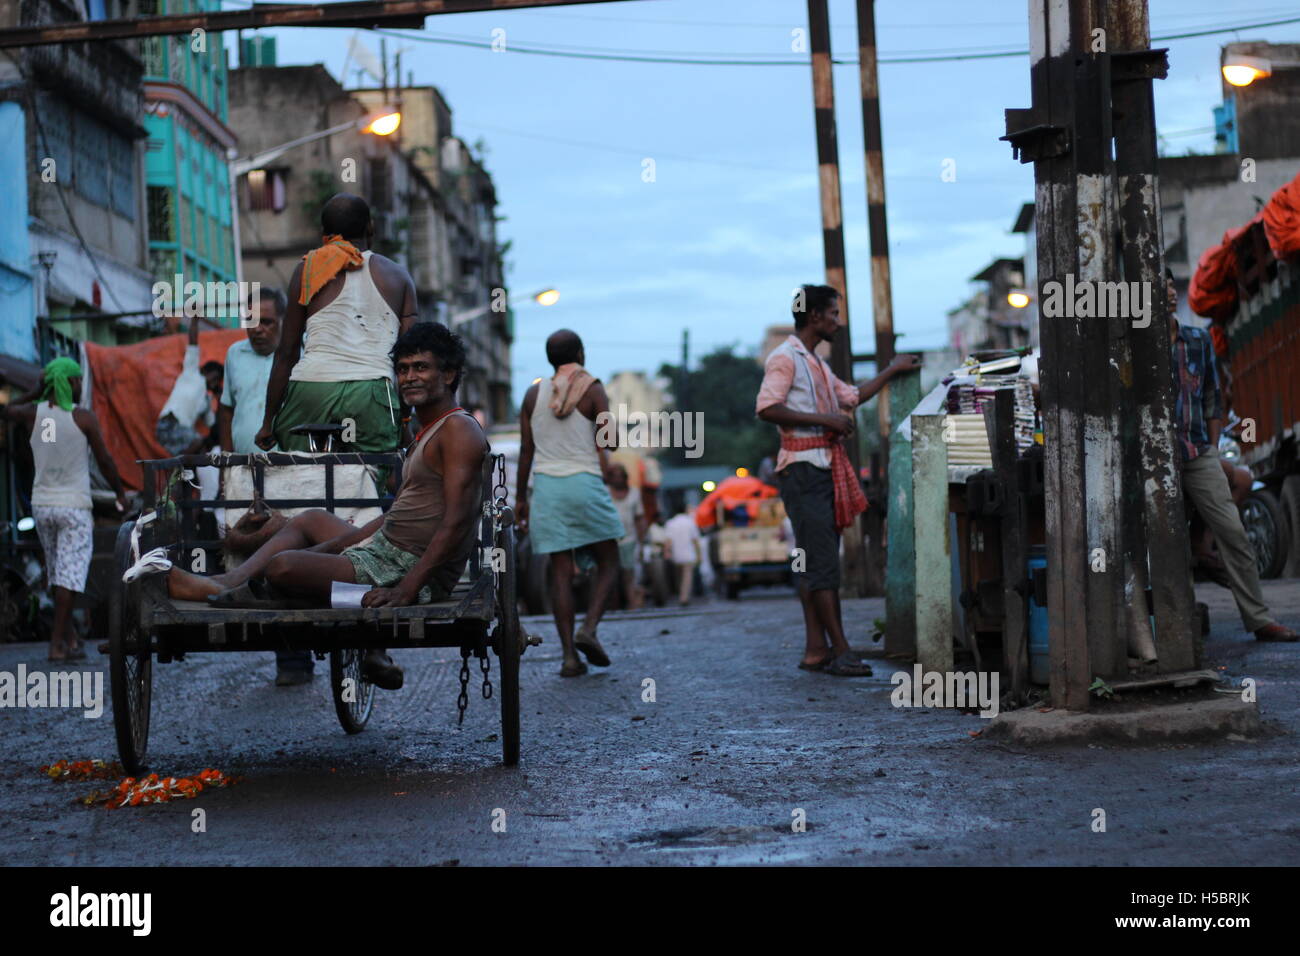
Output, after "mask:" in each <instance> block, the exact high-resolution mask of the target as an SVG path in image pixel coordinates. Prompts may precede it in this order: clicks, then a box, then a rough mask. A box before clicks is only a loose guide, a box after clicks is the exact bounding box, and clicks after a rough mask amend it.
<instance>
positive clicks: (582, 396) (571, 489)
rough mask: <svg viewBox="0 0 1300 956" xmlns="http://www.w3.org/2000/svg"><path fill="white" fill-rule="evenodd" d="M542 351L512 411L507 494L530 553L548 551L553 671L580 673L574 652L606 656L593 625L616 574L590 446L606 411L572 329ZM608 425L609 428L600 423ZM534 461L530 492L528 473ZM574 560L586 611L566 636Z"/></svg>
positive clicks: (616, 530) (613, 519)
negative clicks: (542, 359)
mask: <svg viewBox="0 0 1300 956" xmlns="http://www.w3.org/2000/svg"><path fill="white" fill-rule="evenodd" d="M546 358H547V360H548V361H549V362H550V363H551V365H552V366H553V367H554V369H555V374H554V376H552V377H551V378H549V379H539V380H538V381H537V382H536V383H535V384H534V385H533V386H532V388H530V389H529V390H528V392H527V394H525V395H524V403H523V406H522V408H521V409H520V412H519V428H520V449H519V483H518V486H517V490H516V493H515V501H516V502H517V511H518V524H519V528H520V530H521V531H527V532H528V533H529V537H530V539H531V541H532V548H533V553H534V554H549V555H550V556H551V602H552V609H553V611H554V614H555V629H556V630H557V631H558V632H559V634H560V643H561V645H562V647H563V651H564V664H563V666H562V667H561V668H560V676H561V677H577V676H578V675H580V674H585V673H586V672H587V665H586V664H584V663H583V662H582V660H581V659H580V658H579V657H578V653H577V652H578V651H581V652H582V653H583V655H585V656H586V658H587V660H588V661H590V662H591V663H592V664H594V665H596V666H597V667H608V666H609V656H608V655H607V654H606V653H605V649H604V648H603V647H601V646H600V641H599V640H597V639H596V626H597V625H598V624H599V623H600V616H601V614H603V613H604V611H605V603H606V601H607V600H608V599H609V594H610V591H611V590H612V588H613V586H614V582H615V580H616V577H617V575H618V541H619V539H620V538H622V537H623V521H622V519H620V518H619V516H618V511H617V510H616V509H615V507H614V502H613V501H612V500H611V499H610V497H609V492H608V491H607V490H606V488H605V481H604V472H605V469H606V467H607V465H606V458H607V456H606V455H604V454H602V449H601V448H600V447H599V446H598V445H597V441H596V433H597V432H596V426H597V421H596V420H597V416H599V415H600V414H601V413H605V414H608V413H609V398H608V397H607V396H606V395H605V388H604V386H602V385H601V384H600V382H599V381H598V380H597V379H595V378H593V377H592V376H591V374H590V373H589V372H587V370H586V369H584V368H583V367H582V365H583V362H584V361H585V360H586V356H585V354H584V353H583V349H582V340H581V339H580V338H578V336H577V333H575V332H571V331H569V330H568V329H561V330H560V331H558V332H556V333H554V334H553V335H552V336H551V337H550V338H549V339H547V340H546ZM606 431H607V432H612V431H614V429H606ZM534 460H535V461H536V466H537V467H536V471H537V476H536V478H535V479H534V481H533V499H532V501H531V503H530V502H529V500H528V477H529V475H530V474H531V473H532V471H533V465H534ZM575 561H576V562H578V563H580V564H582V565H583V566H584V567H586V568H589V567H590V566H591V564H593V563H594V564H595V567H596V579H595V581H594V582H593V584H592V588H591V599H590V602H589V604H588V605H587V617H586V619H585V620H584V621H583V623H582V630H581V631H579V632H578V634H577V636H576V637H575V636H574V633H573V626H574V607H573V575H574V564H575Z"/></svg>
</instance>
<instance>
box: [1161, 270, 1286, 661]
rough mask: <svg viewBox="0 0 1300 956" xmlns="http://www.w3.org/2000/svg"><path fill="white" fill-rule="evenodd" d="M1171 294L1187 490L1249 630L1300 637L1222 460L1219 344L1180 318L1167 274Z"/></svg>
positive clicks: (1263, 636) (1179, 439)
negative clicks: (1270, 586) (1267, 582)
mask: <svg viewBox="0 0 1300 956" xmlns="http://www.w3.org/2000/svg"><path fill="white" fill-rule="evenodd" d="M1165 284H1166V292H1167V294H1168V296H1169V315H1170V322H1169V344H1170V348H1171V349H1172V356H1171V361H1170V367H1171V369H1172V371H1173V375H1174V396H1175V398H1174V439H1175V444H1177V446H1178V451H1179V456H1180V458H1181V460H1182V476H1183V493H1184V494H1185V495H1186V496H1187V499H1188V500H1189V501H1190V502H1191V503H1192V504H1194V505H1195V506H1196V510H1197V511H1198V512H1200V515H1201V517H1202V518H1203V519H1204V520H1205V523H1206V524H1207V525H1208V526H1209V528H1210V531H1211V533H1212V534H1213V535H1214V539H1215V541H1216V542H1218V545H1219V555H1220V557H1222V558H1223V563H1224V566H1225V567H1226V568H1227V572H1228V580H1229V582H1230V583H1231V584H1232V596H1233V598H1234V599H1236V602H1237V610H1238V611H1240V612H1241V620H1242V623H1244V624H1245V626H1246V630H1248V631H1253V632H1254V634H1255V638H1256V640H1260V641H1295V640H1297V635H1296V632H1295V631H1293V630H1291V629H1290V628H1288V627H1283V626H1282V625H1281V624H1278V623H1277V622H1276V621H1274V620H1273V618H1272V616H1271V615H1270V614H1269V610H1268V606H1267V605H1266V604H1265V603H1264V596H1263V593H1262V592H1261V591H1260V587H1259V569H1258V568H1257V566H1256V564H1255V551H1254V549H1253V548H1252V547H1251V545H1250V540H1249V539H1248V538H1247V537H1246V531H1245V529H1244V528H1243V527H1242V525H1241V514H1240V513H1239V512H1238V510H1237V506H1236V504H1235V503H1234V502H1233V500H1232V489H1231V488H1230V487H1229V486H1228V479H1227V476H1226V475H1225V474H1224V471H1223V466H1222V464H1221V463H1220V461H1219V432H1221V431H1222V430H1223V398H1222V395H1221V392H1220V390H1219V372H1218V367H1217V363H1216V362H1215V359H1214V344H1213V342H1212V341H1211V340H1210V336H1209V333H1207V332H1206V331H1205V330H1204V329H1198V328H1194V327H1192V326H1190V325H1180V324H1179V323H1178V320H1177V319H1176V318H1174V312H1175V310H1176V309H1177V306H1178V292H1177V290H1176V288H1175V286H1174V281H1173V276H1172V274H1171V273H1169V272H1168V271H1166V273H1165Z"/></svg>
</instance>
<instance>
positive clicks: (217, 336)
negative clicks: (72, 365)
mask: <svg viewBox="0 0 1300 956" xmlns="http://www.w3.org/2000/svg"><path fill="white" fill-rule="evenodd" d="M244 336H245V333H244V330H243V329H221V330H220V331H215V332H200V333H199V366H200V367H202V366H203V365H205V364H206V363H208V362H212V361H216V362H221V363H222V364H223V365H224V364H225V361H226V350H227V349H229V348H230V346H231V345H233V344H234V343H235V342H238V341H239V340H240V339H242V338H244ZM187 344H188V340H187V336H185V335H182V334H177V335H164V336H162V337H160V338H156V339H146V340H145V341H143V342H137V343H136V344H135V345H113V346H108V345H94V344H92V343H90V342H87V343H86V362H87V364H88V365H89V366H90V379H91V404H92V406H93V408H94V412H95V415H96V417H97V418H99V426H100V429H101V430H102V431H103V433H104V444H105V445H107V446H108V452H109V454H110V455H112V456H113V460H114V461H115V462H116V463H117V470H118V471H120V472H121V473H122V483H123V484H124V485H126V487H127V488H129V489H131V490H132V491H139V490H140V488H141V487H142V486H143V485H144V477H143V473H142V472H141V469H140V466H139V465H137V464H136V459H140V458H167V457H169V455H168V454H167V450H166V449H165V448H163V447H162V445H160V444H158V439H157V437H155V435H154V429H155V428H156V426H157V424H158V414H159V413H160V412H161V411H162V407H163V406H164V405H166V404H167V399H168V397H169V396H170V395H171V393H172V386H173V385H174V384H176V379H177V378H178V377H179V376H180V374H181V364H182V363H183V362H184V361H185V346H186V345H187Z"/></svg>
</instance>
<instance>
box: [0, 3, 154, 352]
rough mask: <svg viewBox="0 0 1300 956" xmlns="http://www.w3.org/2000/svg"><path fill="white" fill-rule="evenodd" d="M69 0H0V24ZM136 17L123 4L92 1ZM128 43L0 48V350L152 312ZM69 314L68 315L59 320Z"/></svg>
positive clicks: (75, 12)
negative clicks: (0, 211) (1, 221)
mask: <svg viewBox="0 0 1300 956" xmlns="http://www.w3.org/2000/svg"><path fill="white" fill-rule="evenodd" d="M83 11H84V7H82V6H80V5H76V4H74V3H72V2H69V0H21V2H20V0H0V25H2V26H6V27H10V26H21V25H29V24H51V23H70V22H76V21H79V20H81V19H82V18H83ZM95 12H96V14H98V15H102V16H107V17H121V16H132V15H135V13H136V9H135V5H134V3H132V2H124V0H107V2H106V4H105V5H104V6H103V7H99V6H98V5H96V10H95ZM137 48H138V43H135V42H126V41H124V42H115V41H105V42H100V43H76V44H52V45H46V46H34V47H30V48H27V49H23V50H20V51H14V53H13V55H12V56H9V57H3V58H0V126H2V127H3V130H4V136H3V138H2V139H0V156H2V157H3V159H0V166H2V167H3V169H4V170H5V173H6V179H5V182H6V188H5V190H4V192H5V193H6V199H5V206H4V212H5V213H6V216H5V219H6V223H5V226H4V228H3V229H2V230H0V263H2V265H0V273H2V274H3V277H4V278H5V280H6V281H4V282H0V287H2V288H3V292H0V306H2V307H3V309H4V316H3V318H4V322H3V329H4V331H3V333H0V334H2V335H3V339H2V340H0V341H3V345H4V349H3V350H4V352H5V353H6V354H8V355H11V356H16V357H19V358H23V359H28V360H32V361H36V360H38V359H39V358H40V357H42V355H43V354H44V355H46V356H47V355H48V354H49V353H50V352H51V351H54V352H62V351H71V350H72V349H73V347H74V346H75V341H76V340H78V339H85V340H89V341H95V342H103V343H110V344H111V343H114V342H117V341H119V340H122V339H124V338H125V339H134V338H138V337H140V336H142V335H143V334H145V333H144V331H143V328H144V327H146V326H147V325H148V322H149V320H150V318H151V316H150V312H149V310H150V305H151V303H152V299H151V297H150V285H151V282H150V276H149V272H148V235H147V231H146V222H147V219H146V215H145V199H144V181H143V140H144V138H145V130H144V128H143V127H142V126H141V124H140V118H141V115H142V112H143V107H142V87H141V79H142V75H143V65H142V63H141V61H140V58H139V56H138V55H137ZM69 316H76V317H77V318H67V317H69Z"/></svg>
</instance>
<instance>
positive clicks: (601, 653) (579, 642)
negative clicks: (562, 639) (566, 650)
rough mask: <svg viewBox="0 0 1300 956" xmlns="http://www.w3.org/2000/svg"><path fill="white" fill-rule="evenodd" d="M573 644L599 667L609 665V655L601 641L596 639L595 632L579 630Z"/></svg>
mask: <svg viewBox="0 0 1300 956" xmlns="http://www.w3.org/2000/svg"><path fill="white" fill-rule="evenodd" d="M573 646H574V648H576V649H577V650H579V651H582V656H583V657H585V658H587V660H589V661H591V663H593V664H595V665H596V666H597V667H608V666H609V655H608V654H606V653H605V649H604V648H603V647H601V646H600V641H598V640H596V635H595V634H589V633H587V631H586V630H585V629H584V630H581V631H579V632H578V636H577V637H576V638H574V640H573Z"/></svg>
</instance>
